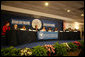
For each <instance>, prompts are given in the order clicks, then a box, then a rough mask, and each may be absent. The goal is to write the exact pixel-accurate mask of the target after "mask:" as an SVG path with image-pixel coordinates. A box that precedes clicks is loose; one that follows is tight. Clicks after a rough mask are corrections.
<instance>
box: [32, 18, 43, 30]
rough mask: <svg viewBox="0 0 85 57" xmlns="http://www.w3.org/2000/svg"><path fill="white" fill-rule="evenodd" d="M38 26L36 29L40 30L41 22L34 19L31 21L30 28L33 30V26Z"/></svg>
mask: <svg viewBox="0 0 85 57" xmlns="http://www.w3.org/2000/svg"><path fill="white" fill-rule="evenodd" d="M36 25H37V26H38V29H40V28H41V27H42V22H41V21H40V20H39V19H34V20H33V21H32V27H33V28H35V26H36Z"/></svg>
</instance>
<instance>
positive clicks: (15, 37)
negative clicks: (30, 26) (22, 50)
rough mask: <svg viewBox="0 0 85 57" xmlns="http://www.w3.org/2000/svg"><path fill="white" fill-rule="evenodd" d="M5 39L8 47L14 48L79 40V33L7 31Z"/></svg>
mask: <svg viewBox="0 0 85 57" xmlns="http://www.w3.org/2000/svg"><path fill="white" fill-rule="evenodd" d="M6 38H7V42H8V45H13V46H16V45H22V44H26V43H32V42H38V41H52V40H56V41H57V40H80V32H63V31H57V32H47V31H45V32H44V31H37V32H36V31H28V30H26V31H22V30H11V31H7V33H6Z"/></svg>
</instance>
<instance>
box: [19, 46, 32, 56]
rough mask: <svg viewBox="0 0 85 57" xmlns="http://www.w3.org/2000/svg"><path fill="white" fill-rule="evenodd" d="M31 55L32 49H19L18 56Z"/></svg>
mask: <svg viewBox="0 0 85 57" xmlns="http://www.w3.org/2000/svg"><path fill="white" fill-rule="evenodd" d="M30 55H32V51H31V49H30V48H23V49H21V50H20V56H30Z"/></svg>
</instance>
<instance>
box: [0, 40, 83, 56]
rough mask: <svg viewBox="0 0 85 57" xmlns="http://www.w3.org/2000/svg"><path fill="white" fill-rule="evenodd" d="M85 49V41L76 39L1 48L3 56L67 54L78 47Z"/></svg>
mask: <svg viewBox="0 0 85 57" xmlns="http://www.w3.org/2000/svg"><path fill="white" fill-rule="evenodd" d="M79 48H81V49H82V50H83V49H84V41H83V40H80V41H74V42H68V43H61V44H59V42H56V43H55V44H54V45H43V46H35V47H33V48H32V49H30V48H22V49H19V48H14V47H13V46H10V47H8V48H2V49H1V55H2V56H67V53H68V50H69V51H76V50H77V49H79Z"/></svg>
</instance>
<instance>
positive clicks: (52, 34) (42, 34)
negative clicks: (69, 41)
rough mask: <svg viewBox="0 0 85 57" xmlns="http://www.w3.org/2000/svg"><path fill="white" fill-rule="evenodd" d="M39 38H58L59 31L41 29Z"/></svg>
mask: <svg viewBox="0 0 85 57" xmlns="http://www.w3.org/2000/svg"><path fill="white" fill-rule="evenodd" d="M37 34H38V40H45V39H58V32H43V31H39V32H37Z"/></svg>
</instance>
